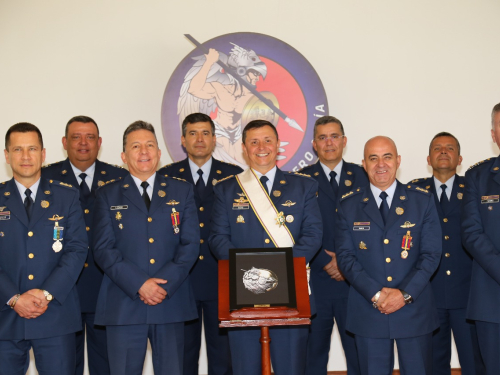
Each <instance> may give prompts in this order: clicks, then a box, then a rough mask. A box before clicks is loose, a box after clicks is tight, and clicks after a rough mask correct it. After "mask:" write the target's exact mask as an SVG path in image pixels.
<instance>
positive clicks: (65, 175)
mask: <svg viewBox="0 0 500 375" xmlns="http://www.w3.org/2000/svg"><path fill="white" fill-rule="evenodd" d="M58 180H59V181H61V182H65V183H67V184H70V185H72V186H74V187H76V188H77V189H79V188H80V186H79V185H78V181H77V180H76V176H75V173H74V172H73V168H71V164H70V162H69V158H66V160H64V161H63V163H62V165H61V170H60V171H59V178H58Z"/></svg>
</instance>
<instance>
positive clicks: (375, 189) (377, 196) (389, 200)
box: [370, 180, 398, 208]
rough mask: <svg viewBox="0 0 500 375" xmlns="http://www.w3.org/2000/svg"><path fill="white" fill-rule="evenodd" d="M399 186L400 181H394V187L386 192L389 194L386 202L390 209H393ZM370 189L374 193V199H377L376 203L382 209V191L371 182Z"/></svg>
mask: <svg viewBox="0 0 500 375" xmlns="http://www.w3.org/2000/svg"><path fill="white" fill-rule="evenodd" d="M397 185H398V180H394V182H393V183H392V185H391V186H389V187H388V188H387V189H385V190H384V191H385V192H386V193H387V198H386V199H385V200H386V201H387V204H388V206H389V208H391V203H392V198H394V193H395V192H396V186H397ZM370 189H371V191H372V194H373V197H374V198H375V201H376V202H377V206H379V207H380V203H382V198H380V193H381V192H382V190H380V189H379V188H378V187H376V186H375V185H373V184H372V183H371V182H370Z"/></svg>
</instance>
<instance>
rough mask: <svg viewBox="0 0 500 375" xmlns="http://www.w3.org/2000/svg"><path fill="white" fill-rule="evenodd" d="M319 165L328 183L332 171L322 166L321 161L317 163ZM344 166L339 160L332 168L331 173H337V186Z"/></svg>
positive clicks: (342, 161)
mask: <svg viewBox="0 0 500 375" xmlns="http://www.w3.org/2000/svg"><path fill="white" fill-rule="evenodd" d="M319 164H320V165H321V168H323V171H324V172H325V175H326V178H327V179H328V181H330V172H331V171H332V170H331V169H330V167H327V166H326V165H324V164H323V163H322V162H321V161H320V162H319ZM343 165H344V160H343V159H342V160H340V162H339V163H338V164H337V165H336V166H335V168H333V172H335V173H337V175H336V176H335V180H336V181H337V185H340V174H341V173H342V166H343Z"/></svg>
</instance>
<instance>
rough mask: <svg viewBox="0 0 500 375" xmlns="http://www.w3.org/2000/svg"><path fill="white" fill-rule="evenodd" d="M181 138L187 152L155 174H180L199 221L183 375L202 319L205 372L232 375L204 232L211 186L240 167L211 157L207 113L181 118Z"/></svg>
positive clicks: (196, 349) (194, 363) (191, 371)
mask: <svg viewBox="0 0 500 375" xmlns="http://www.w3.org/2000/svg"><path fill="white" fill-rule="evenodd" d="M181 142H182V146H184V148H185V149H186V152H187V154H188V157H187V158H186V159H184V160H181V161H179V162H177V163H173V164H170V165H167V166H165V167H163V168H161V169H160V170H159V171H158V174H160V175H165V176H170V177H179V178H182V179H185V180H186V181H188V182H189V183H191V184H192V185H194V198H195V202H196V208H197V211H198V219H199V221H200V223H203V226H202V227H201V229H200V233H201V239H200V255H199V256H198V260H197V261H196V263H195V265H194V267H193V268H192V269H191V272H190V274H189V275H190V279H191V285H192V286H193V290H194V296H195V300H196V307H197V309H198V319H195V320H192V321H190V322H186V325H185V327H184V334H185V336H184V375H197V374H198V360H199V356H200V347H201V327H202V321H203V323H204V328H205V340H206V345H207V356H208V374H209V375H230V374H232V368H231V356H230V352H229V341H228V338H227V331H226V330H221V329H220V328H219V319H218V300H217V295H218V292H217V291H218V285H217V277H218V274H217V259H216V258H215V257H214V255H213V254H212V253H211V252H210V248H209V246H208V235H209V233H210V216H211V214H212V207H213V202H214V191H213V185H214V184H215V183H216V182H217V180H221V179H223V178H226V177H228V176H230V175H235V174H238V173H240V172H242V171H243V170H242V169H241V168H240V167H238V166H236V165H232V164H228V163H224V162H222V161H219V160H217V159H214V158H213V157H212V151H213V150H214V147H215V142H216V138H215V125H214V123H213V121H212V119H211V118H210V116H207V115H205V114H203V113H193V114H190V115H188V116H187V117H186V118H185V119H184V121H183V122H182V137H181ZM202 316H203V319H202Z"/></svg>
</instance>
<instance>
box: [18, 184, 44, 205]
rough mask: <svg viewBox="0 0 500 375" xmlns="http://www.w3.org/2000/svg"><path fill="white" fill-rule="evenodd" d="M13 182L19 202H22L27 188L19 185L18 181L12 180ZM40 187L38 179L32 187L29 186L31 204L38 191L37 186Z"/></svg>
mask: <svg viewBox="0 0 500 375" xmlns="http://www.w3.org/2000/svg"><path fill="white" fill-rule="evenodd" d="M14 182H15V183H16V186H17V190H19V195H20V196H21V200H22V201H23V202H24V198H26V195H24V192H25V191H26V189H27V187H26V186H24V185H23V184H21V183H20V182H19V181H17V180H16V179H14ZM39 185H40V179H38V180H37V181H36V182H35V183H34V184H33V185H31V187H30V190H31V199H33V202H34V201H35V199H36V193H37V191H38V186H39Z"/></svg>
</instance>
